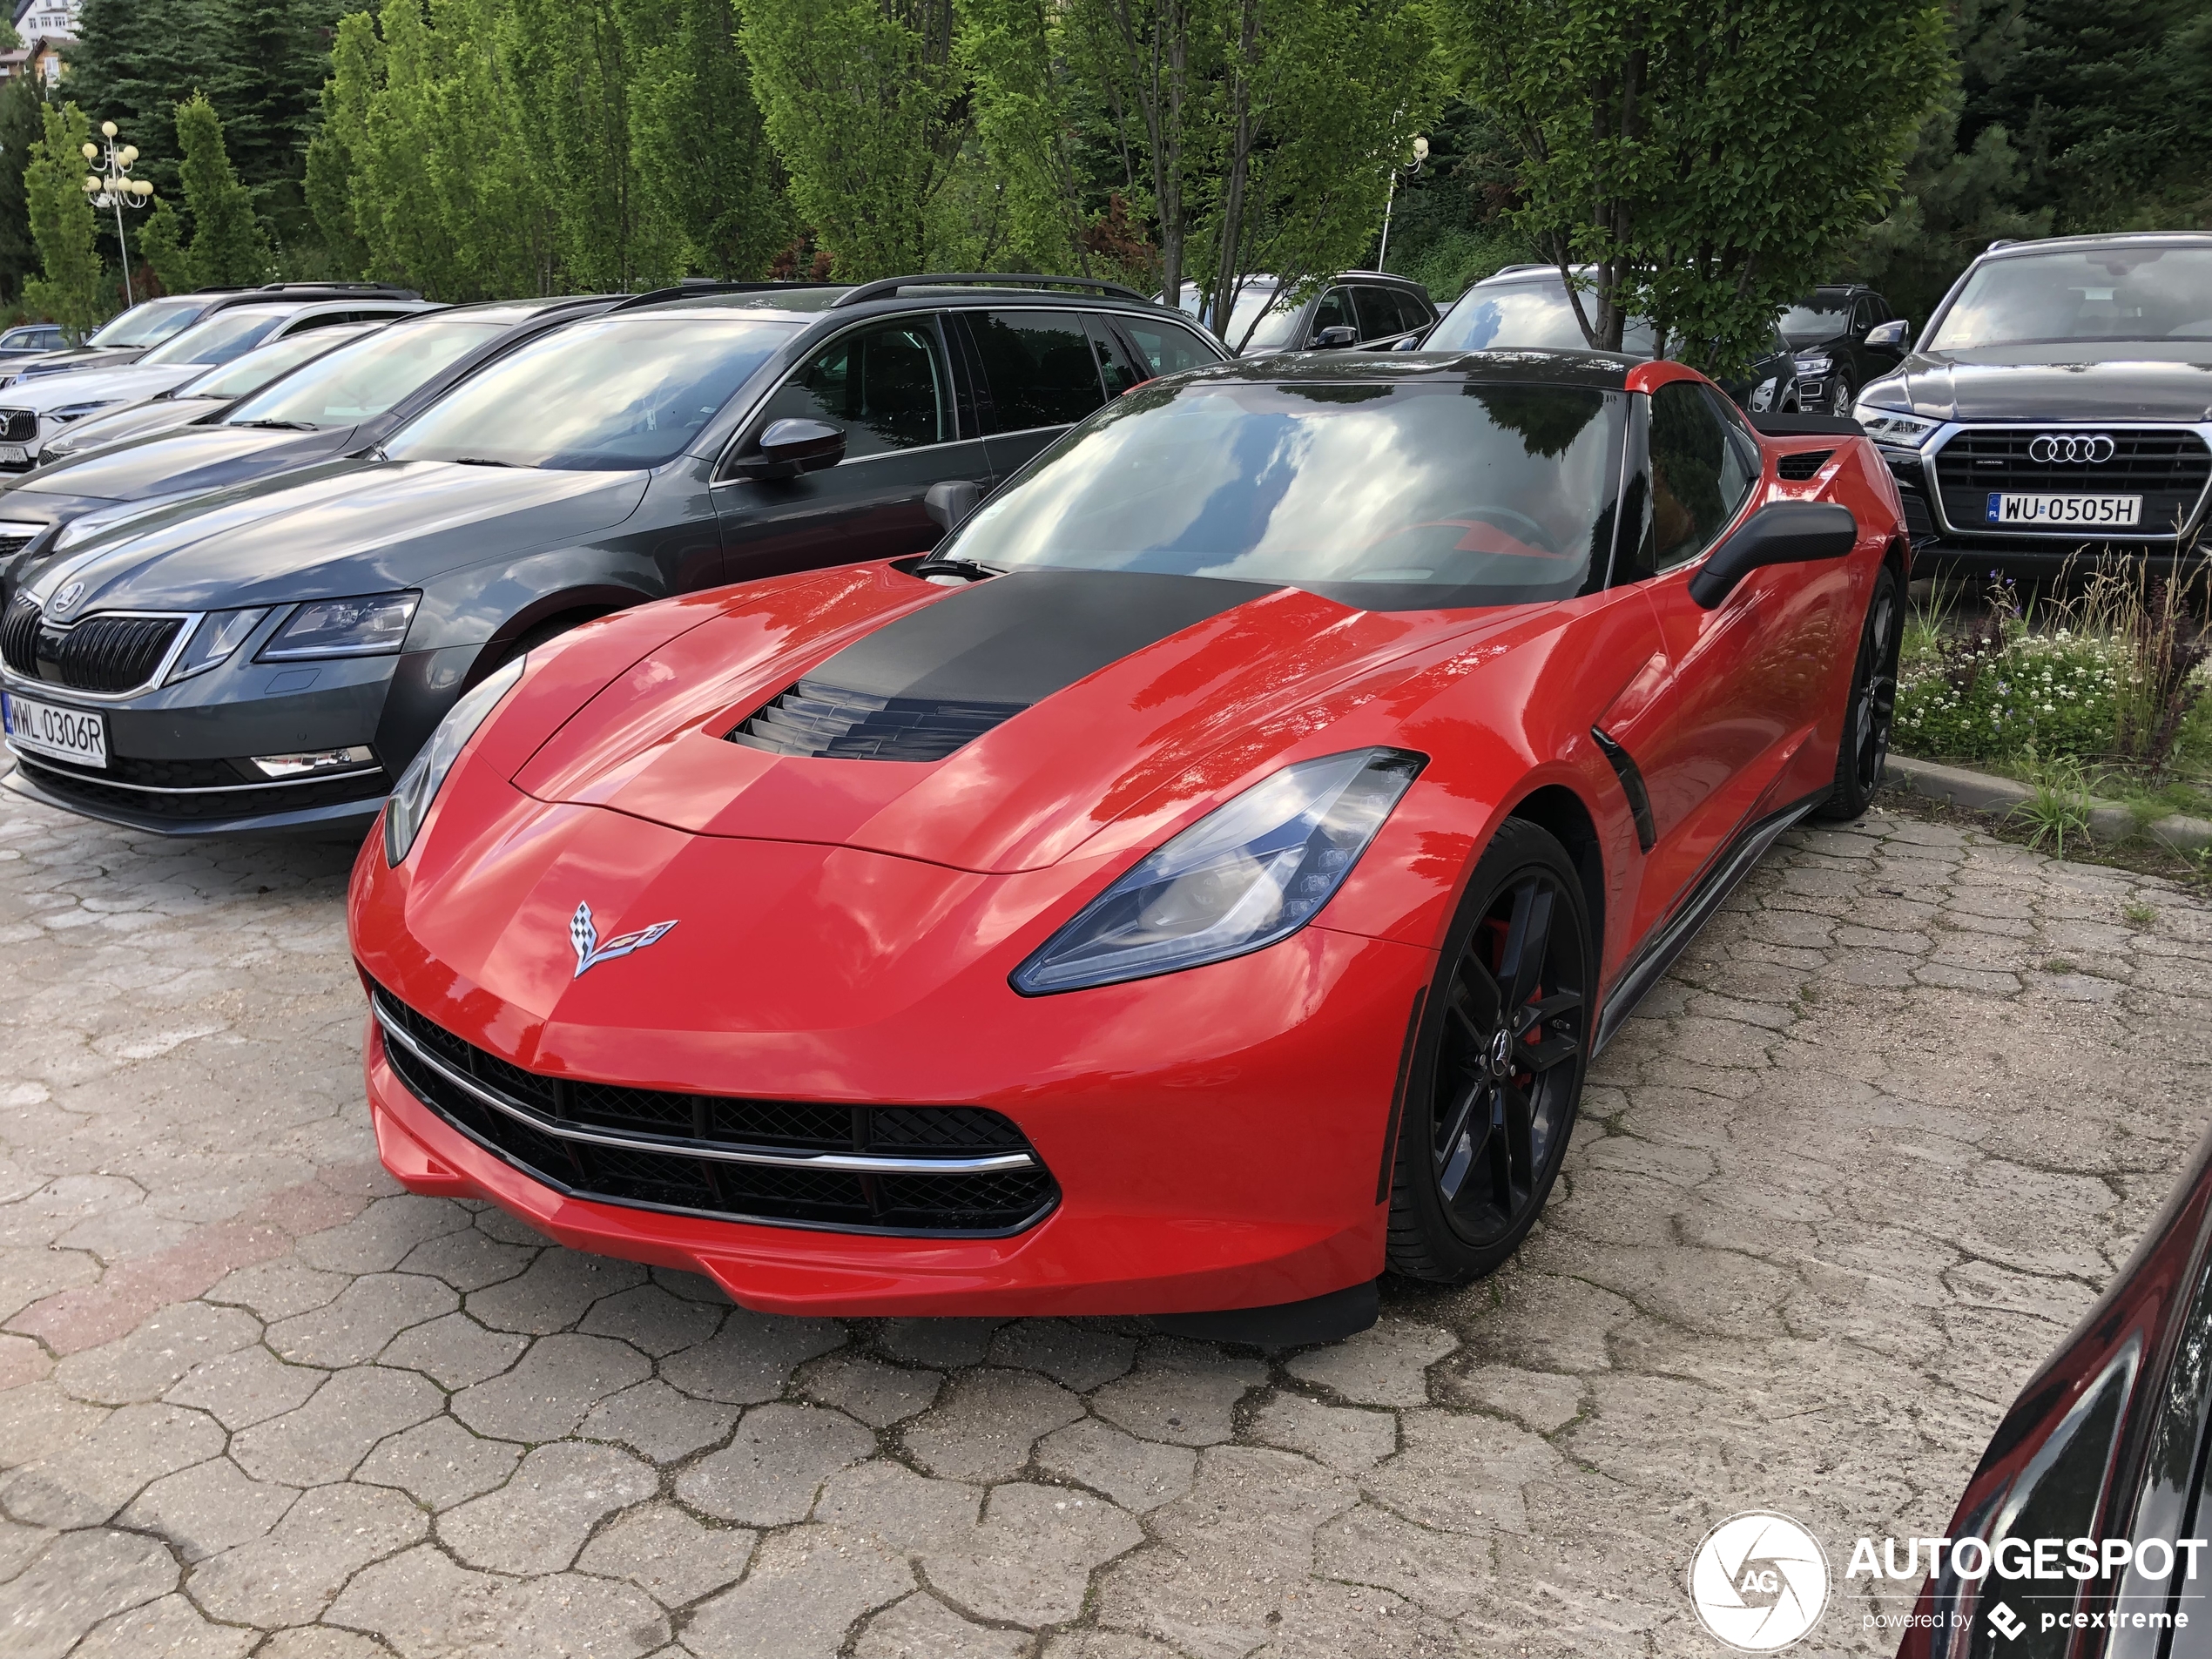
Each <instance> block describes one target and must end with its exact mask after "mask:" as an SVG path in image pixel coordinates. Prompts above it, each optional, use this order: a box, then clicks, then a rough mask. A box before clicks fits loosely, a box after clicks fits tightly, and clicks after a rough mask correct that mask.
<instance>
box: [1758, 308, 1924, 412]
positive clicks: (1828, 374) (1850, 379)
mask: <svg viewBox="0 0 2212 1659" xmlns="http://www.w3.org/2000/svg"><path fill="white" fill-rule="evenodd" d="M1895 320H1897V313H1896V312H1894V311H1892V310H1891V309H1890V302H1889V301H1888V300H1885V299H1883V298H1882V296H1881V295H1880V294H1878V293H1875V292H1874V290H1873V289H1871V288H1870V287H1865V285H1864V284H1862V283H1858V282H1834V283H1823V284H1822V285H1821V286H1820V287H1817V288H1815V289H1814V290H1813V291H1812V297H1811V299H1809V300H1801V301H1800V302H1799V303H1797V305H1794V306H1791V307H1790V308H1789V309H1788V310H1787V311H1785V312H1784V313H1783V314H1782V319H1781V321H1780V324H1779V325H1778V326H1779V327H1780V328H1781V330H1782V337H1783V339H1784V340H1786V341H1789V342H1790V349H1791V351H1792V352H1794V353H1795V354H1797V401H1798V402H1799V403H1800V404H1801V405H1802V406H1803V407H1804V408H1805V409H1806V410H1807V411H1808V412H1809V413H1817V414H1824V415H1849V414H1850V413H1851V402H1852V401H1853V400H1854V399H1855V398H1857V397H1858V388H1860V387H1862V386H1864V385H1865V384H1866V382H1867V381H1874V380H1879V379H1881V377H1882V376H1883V375H1885V374H1892V373H1894V372H1895V370H1896V368H1897V365H1898V359H1899V358H1901V357H1903V356H1904V355H1905V346H1904V332H1905V331H1904V330H1903V329H1900V328H1884V327H1882V325H1883V324H1884V323H1886V322H1893V321H1895Z"/></svg>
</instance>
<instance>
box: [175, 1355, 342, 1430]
mask: <svg viewBox="0 0 2212 1659" xmlns="http://www.w3.org/2000/svg"><path fill="white" fill-rule="evenodd" d="M329 1374H330V1373H329V1372H324V1371H317V1370H315V1369H314V1368H313V1367H312V1366H287V1365H286V1364H285V1363H284V1361H282V1360H281V1359H278V1358H277V1357H276V1356H275V1355H274V1354H273V1353H271V1352H269V1351H268V1350H267V1349H266V1348H263V1347H259V1346H256V1347H252V1348H240V1349H239V1351H238V1352H236V1353H226V1354H225V1355H224V1356H223V1357H222V1358H221V1359H210V1360H207V1361H206V1362H205V1363H204V1364H201V1365H198V1366H193V1367H192V1371H191V1372H189V1373H188V1374H187V1375H186V1376H185V1379H184V1380H183V1381H181V1382H179V1384H178V1385H177V1386H175V1387H173V1388H172V1389H171V1390H170V1391H169V1392H168V1393H166V1394H165V1395H164V1396H163V1397H162V1398H164V1399H166V1400H167V1401H168V1402H169V1403H170V1404H171V1405H172V1406H194V1407H197V1408H198V1409H199V1410H200V1411H204V1412H206V1413H207V1414H208V1415H209V1416H210V1417H212V1418H213V1419H214V1420H216V1421H217V1422H219V1423H220V1424H221V1425H222V1426H224V1427H225V1428H227V1429H232V1430H237V1429H241V1428H249V1427H251V1426H253V1425H254V1424H255V1423H260V1422H264V1421H266V1420H268V1419H269V1418H272V1417H280V1416H282V1415H283V1414H284V1413H286V1412H289V1411H296V1410H297V1409H299V1407H300V1406H304V1405H306V1404H307V1399H308V1397H309V1396H310V1395H312V1394H313V1393H314V1392H315V1390H316V1389H318V1388H320V1387H321V1386H322V1385H323V1383H324V1382H325V1380H326V1379H327V1378H328V1376H329Z"/></svg>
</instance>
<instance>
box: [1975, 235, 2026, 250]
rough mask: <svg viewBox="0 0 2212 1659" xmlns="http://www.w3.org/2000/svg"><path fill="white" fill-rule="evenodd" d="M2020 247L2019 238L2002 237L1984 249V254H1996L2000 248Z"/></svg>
mask: <svg viewBox="0 0 2212 1659" xmlns="http://www.w3.org/2000/svg"><path fill="white" fill-rule="evenodd" d="M2018 246H2020V238H2019V237H2017V236H2000V237H1999V238H1998V239H1996V240H1995V241H1993V242H1992V243H1991V244H1990V245H1989V246H1987V247H1986V248H1984V249H1982V252H1983V253H1995V252H1996V251H1997V250H1998V249H1999V248H2000V247H2018Z"/></svg>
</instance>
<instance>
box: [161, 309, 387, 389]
mask: <svg viewBox="0 0 2212 1659" xmlns="http://www.w3.org/2000/svg"><path fill="white" fill-rule="evenodd" d="M368 327H370V325H367V324H361V323H350V324H347V326H346V327H341V328H310V329H309V330H308V331H307V333H306V334H293V335H292V336H291V337H290V338H288V339H285V340H275V341H270V342H269V343H268V344H267V345H266V346H262V347H258V348H257V349H255V350H253V351H250V352H248V353H246V355H245V356H243V357H241V358H239V360H238V361H236V362H234V363H225V364H223V365H222V366H221V367H220V368H211V369H209V370H208V371H207V372H206V374H195V375H193V376H192V379H190V380H188V381H185V383H184V384H183V385H182V386H179V388H177V393H176V395H178V396H179V397H220V398H233V397H244V396H245V395H246V394H247V393H248V392H258V391H260V389H261V388H263V387H264V386H266V385H267V384H268V383H269V382H270V381H273V380H274V379H275V378H276V377H277V376H278V375H280V374H283V373H284V372H285V371H286V370H287V369H291V368H298V367H299V366H300V364H302V363H304V362H306V361H307V360H308V359H309V358H311V357H320V356H321V355H322V354H323V353H325V352H327V351H331V350H334V349H335V348H336V347H340V346H342V345H344V344H345V343H346V342H347V341H349V340H352V339H354V338H356V337H357V336H359V335H360V334H363V333H365V332H367V329H368Z"/></svg>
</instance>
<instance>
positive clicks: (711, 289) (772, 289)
mask: <svg viewBox="0 0 2212 1659" xmlns="http://www.w3.org/2000/svg"><path fill="white" fill-rule="evenodd" d="M839 286H840V285H839V284H837V283H835V282H725V281H724V280H721V279H720V278H719V277H685V279H684V280H682V281H681V282H679V283H678V284H677V285H676V286H675V287H672V288H648V289H647V290H646V291H645V292H644V293H628V294H624V295H623V296H622V297H621V298H620V299H619V300H616V302H615V303H614V304H613V305H612V306H610V307H609V309H610V310H613V311H628V310H629V309H631V307H633V306H657V305H660V304H663V303H664V302H665V301H667V300H695V299H697V298H698V296H699V295H701V294H705V293H781V292H782V291H783V290H785V289H786V288H834V287H839Z"/></svg>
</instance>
